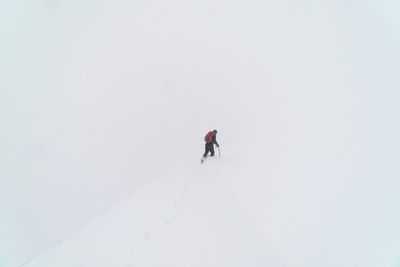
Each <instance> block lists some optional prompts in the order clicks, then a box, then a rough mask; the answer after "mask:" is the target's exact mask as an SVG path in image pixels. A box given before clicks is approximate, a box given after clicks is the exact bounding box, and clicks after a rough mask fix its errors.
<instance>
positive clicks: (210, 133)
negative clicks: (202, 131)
mask: <svg viewBox="0 0 400 267" xmlns="http://www.w3.org/2000/svg"><path fill="white" fill-rule="evenodd" d="M213 135H214V133H213V132H212V131H209V132H208V133H207V134H206V136H204V141H206V142H207V143H209V142H211V141H212V137H213Z"/></svg>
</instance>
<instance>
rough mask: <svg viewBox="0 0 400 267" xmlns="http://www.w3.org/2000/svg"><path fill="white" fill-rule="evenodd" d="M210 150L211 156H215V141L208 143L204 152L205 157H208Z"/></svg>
mask: <svg viewBox="0 0 400 267" xmlns="http://www.w3.org/2000/svg"><path fill="white" fill-rule="evenodd" d="M208 152H210V153H211V157H214V153H215V151H214V144H213V143H206V152H204V155H203V157H207V155H208Z"/></svg>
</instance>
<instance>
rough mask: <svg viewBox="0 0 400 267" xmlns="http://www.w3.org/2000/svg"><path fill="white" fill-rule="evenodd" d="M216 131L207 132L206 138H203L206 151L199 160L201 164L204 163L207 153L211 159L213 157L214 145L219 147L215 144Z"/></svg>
mask: <svg viewBox="0 0 400 267" xmlns="http://www.w3.org/2000/svg"><path fill="white" fill-rule="evenodd" d="M217 133H218V131H217V130H213V131H209V132H208V133H207V134H206V136H205V137H204V141H205V142H206V146H205V149H206V151H205V152H204V155H203V157H202V158H201V163H203V162H204V160H205V159H206V157H207V156H208V153H209V152H210V154H211V157H214V154H215V151H214V144H215V145H216V146H217V147H219V144H218V142H217Z"/></svg>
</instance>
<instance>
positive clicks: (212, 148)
mask: <svg viewBox="0 0 400 267" xmlns="http://www.w3.org/2000/svg"><path fill="white" fill-rule="evenodd" d="M210 152H211V157H214V153H215V151H214V145H213V144H211V145H210Z"/></svg>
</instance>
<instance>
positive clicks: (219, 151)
mask: <svg viewBox="0 0 400 267" xmlns="http://www.w3.org/2000/svg"><path fill="white" fill-rule="evenodd" d="M217 148H218V153H219V156H220V157H221V150H219V146H217Z"/></svg>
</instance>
